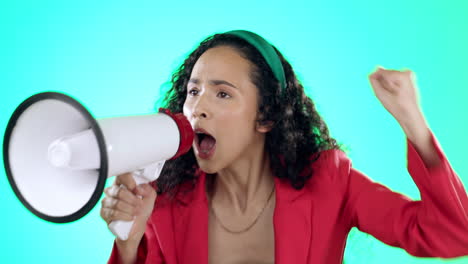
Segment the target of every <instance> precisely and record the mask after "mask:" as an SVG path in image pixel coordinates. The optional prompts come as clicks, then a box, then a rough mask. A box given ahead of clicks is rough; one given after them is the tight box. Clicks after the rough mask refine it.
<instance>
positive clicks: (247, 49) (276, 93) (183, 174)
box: [157, 34, 341, 193]
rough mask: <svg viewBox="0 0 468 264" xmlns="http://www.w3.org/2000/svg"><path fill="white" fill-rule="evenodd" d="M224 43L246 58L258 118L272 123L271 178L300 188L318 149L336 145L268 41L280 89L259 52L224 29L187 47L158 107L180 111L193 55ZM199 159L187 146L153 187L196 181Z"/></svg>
mask: <svg viewBox="0 0 468 264" xmlns="http://www.w3.org/2000/svg"><path fill="white" fill-rule="evenodd" d="M218 46H229V47H231V48H234V49H235V50H237V51H238V52H239V54H240V55H241V56H242V57H244V58H245V59H247V60H248V61H250V62H251V64H252V67H251V68H252V71H251V73H250V78H251V80H252V83H253V84H254V85H255V86H256V87H257V88H258V90H259V95H260V96H259V102H258V105H259V107H258V116H259V119H258V120H257V122H259V124H261V125H265V124H271V123H273V128H272V129H271V130H270V131H269V132H267V134H266V139H265V150H266V152H267V153H268V155H269V159H270V166H271V169H272V171H273V173H274V175H275V177H279V178H286V179H288V180H289V182H290V183H291V186H292V187H293V188H295V189H301V188H302V187H303V186H304V185H305V183H306V181H307V180H309V179H310V178H311V177H312V175H313V170H312V168H311V166H310V165H311V163H312V162H314V161H315V160H317V159H318V158H319V156H320V151H323V150H328V149H341V144H338V143H337V142H336V140H335V139H333V138H331V137H330V135H329V131H328V127H327V125H326V124H325V122H324V121H323V120H322V118H321V116H320V115H319V114H318V112H317V110H316V109H315V105H314V103H313V102H312V100H311V99H310V98H309V97H308V96H307V95H306V94H305V93H304V87H303V86H302V84H301V83H300V82H299V80H298V79H297V77H296V75H295V73H294V71H293V69H292V67H291V65H290V64H289V63H288V62H287V61H286V60H285V58H284V57H283V55H282V54H281V53H280V52H279V51H278V50H277V49H276V48H275V47H274V46H273V48H274V49H275V51H276V53H277V54H278V56H279V58H280V60H281V63H282V65H283V68H284V72H285V76H286V84H287V87H286V89H285V90H284V91H282V90H281V86H280V84H279V82H278V81H277V79H276V78H275V76H274V75H273V72H272V70H271V69H270V67H269V66H268V64H267V63H266V61H265V59H264V58H263V56H262V55H261V54H260V52H259V51H258V50H257V49H256V48H254V47H253V46H252V45H250V44H249V43H248V42H246V41H245V40H243V39H242V38H239V37H236V36H233V35H229V34H215V35H212V36H210V37H208V38H206V39H205V40H203V41H202V42H201V43H200V45H199V46H198V47H197V48H196V49H195V50H194V51H193V52H191V53H190V54H189V55H188V57H187V58H186V59H185V61H184V63H183V64H182V65H181V66H180V67H179V68H178V69H177V70H176V71H175V73H174V74H173V75H172V79H171V83H172V86H171V87H170V89H169V90H168V91H167V93H166V95H165V97H164V101H163V107H165V108H168V109H169V110H171V111H172V112H175V113H179V112H182V108H183V105H184V102H185V98H186V95H187V90H186V89H187V83H188V81H189V79H190V75H191V73H192V69H193V67H194V65H195V63H196V61H197V60H198V58H199V57H200V56H201V55H202V54H203V53H204V52H205V51H207V50H208V49H210V48H214V47H218ZM198 168H199V167H198V164H197V161H196V158H195V155H194V152H193V149H191V150H190V151H189V152H188V153H187V154H185V155H182V156H180V157H179V158H177V159H174V160H169V161H167V162H166V165H165V167H164V169H163V171H162V173H161V175H160V177H159V178H158V184H157V186H158V192H159V193H163V192H168V191H174V190H175V189H176V187H177V186H180V185H181V183H185V182H192V183H195V182H196V179H197V174H196V172H197V170H198Z"/></svg>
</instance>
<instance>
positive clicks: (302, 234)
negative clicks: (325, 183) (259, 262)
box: [273, 177, 313, 264]
mask: <svg viewBox="0 0 468 264" xmlns="http://www.w3.org/2000/svg"><path fill="white" fill-rule="evenodd" d="M275 188H276V207H275V211H274V216H273V225H274V229H275V263H276V264H289V263H307V262H308V254H309V246H310V243H311V238H312V233H311V232H312V213H313V203H312V199H310V197H308V196H307V195H303V194H305V189H306V188H305V187H304V188H302V189H301V190H295V189H293V188H292V187H291V186H290V183H289V182H287V181H284V180H282V179H279V178H276V177H275Z"/></svg>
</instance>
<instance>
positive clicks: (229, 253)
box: [208, 202, 275, 264]
mask: <svg viewBox="0 0 468 264" xmlns="http://www.w3.org/2000/svg"><path fill="white" fill-rule="evenodd" d="M274 208H275V204H274V202H272V203H270V204H269V205H268V206H267V207H266V208H265V211H263V213H262V214H261V215H260V216H259V217H258V220H257V222H255V224H254V225H253V226H252V227H251V228H250V229H249V230H248V231H246V232H243V233H231V232H229V231H226V229H225V228H223V226H224V227H228V228H229V227H230V226H228V225H226V224H225V223H222V220H223V219H222V218H217V217H216V216H215V215H214V214H213V213H212V212H210V213H209V216H208V259H209V263H210V264H212V263H219V264H244V263H253V264H272V263H274V262H275V239H274V226H273V213H274ZM233 219H235V218H233ZM231 220H232V219H231ZM220 222H221V223H220ZM227 223H228V222H227ZM231 223H232V222H231ZM245 226H248V225H245Z"/></svg>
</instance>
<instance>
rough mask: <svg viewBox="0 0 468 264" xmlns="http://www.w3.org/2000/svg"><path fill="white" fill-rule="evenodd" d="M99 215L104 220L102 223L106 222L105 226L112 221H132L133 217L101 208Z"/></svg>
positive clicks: (114, 210)
mask: <svg viewBox="0 0 468 264" xmlns="http://www.w3.org/2000/svg"><path fill="white" fill-rule="evenodd" d="M100 214H101V218H102V219H104V221H106V223H107V224H109V223H110V222H112V221H117V220H122V221H132V220H134V217H133V216H132V215H130V214H127V213H125V212H122V211H119V210H116V209H110V208H101V212H100Z"/></svg>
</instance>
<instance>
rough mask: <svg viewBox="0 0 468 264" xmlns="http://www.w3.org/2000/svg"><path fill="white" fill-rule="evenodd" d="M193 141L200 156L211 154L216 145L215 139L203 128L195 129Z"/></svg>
mask: <svg viewBox="0 0 468 264" xmlns="http://www.w3.org/2000/svg"><path fill="white" fill-rule="evenodd" d="M195 143H196V146H197V149H198V152H199V154H200V156H201V157H202V158H208V157H209V156H211V155H212V154H213V152H214V149H215V147H216V139H215V138H214V137H213V136H211V135H210V134H208V133H207V132H206V131H205V130H203V129H196V130H195Z"/></svg>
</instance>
